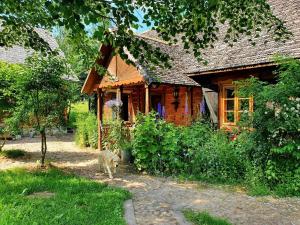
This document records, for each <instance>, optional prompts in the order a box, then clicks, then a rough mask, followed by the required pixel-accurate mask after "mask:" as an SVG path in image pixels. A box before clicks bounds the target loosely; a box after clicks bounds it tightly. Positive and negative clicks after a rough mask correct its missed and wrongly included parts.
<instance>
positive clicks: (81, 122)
mask: <svg viewBox="0 0 300 225" xmlns="http://www.w3.org/2000/svg"><path fill="white" fill-rule="evenodd" d="M97 124H98V121H97V117H96V116H95V114H93V113H81V114H78V115H77V118H76V133H75V142H76V143H77V144H78V145H79V146H81V147H92V148H95V149H96V148H97V147H98V125H97Z"/></svg>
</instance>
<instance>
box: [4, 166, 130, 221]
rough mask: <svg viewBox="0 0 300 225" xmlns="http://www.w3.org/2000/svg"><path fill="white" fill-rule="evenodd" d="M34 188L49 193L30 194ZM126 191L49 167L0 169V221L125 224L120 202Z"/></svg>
mask: <svg viewBox="0 0 300 225" xmlns="http://www.w3.org/2000/svg"><path fill="white" fill-rule="evenodd" d="M37 192H50V193H53V194H54V196H52V197H48V198H47V197H38V196H36V197H34V196H33V195H32V194H34V193H37ZM129 197H130V194H129V193H128V192H127V191H125V190H122V189H118V188H112V187H108V186H107V185H104V184H100V183H97V182H94V181H90V180H87V179H84V178H79V177H77V176H74V175H70V174H65V173H63V172H61V171H58V170H55V169H51V170H49V171H40V172H27V171H25V170H21V169H18V170H11V171H2V172H0V209H1V217H0V224H1V225H4V224H11V225H17V224H23V225H32V224H53V225H58V224H78V225H80V224H82V225H83V224H103V225H104V224H106V225H109V224H120V225H121V224H124V225H125V224H126V223H125V220H124V218H123V214H124V211H123V203H124V201H125V200H126V199H128V198H129Z"/></svg>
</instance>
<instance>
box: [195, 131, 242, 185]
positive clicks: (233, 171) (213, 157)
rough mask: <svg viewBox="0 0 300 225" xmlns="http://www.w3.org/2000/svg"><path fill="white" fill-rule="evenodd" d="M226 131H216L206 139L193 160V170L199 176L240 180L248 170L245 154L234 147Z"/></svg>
mask: <svg viewBox="0 0 300 225" xmlns="http://www.w3.org/2000/svg"><path fill="white" fill-rule="evenodd" d="M235 144H237V143H233V142H230V140H229V138H228V136H227V134H226V133H224V132H222V131H215V132H214V133H212V134H211V135H210V137H209V138H208V139H206V140H205V141H204V144H203V147H202V148H199V149H198V151H197V153H196V154H195V159H194V160H193V164H192V167H193V172H194V174H195V175H196V176H197V177H201V178H205V179H210V180H217V181H221V182H223V181H226V182H228V181H235V182H236V181H240V180H242V179H243V178H244V176H245V172H246V161H244V159H245V156H244V154H241V152H240V151H239V150H238V149H236V148H234V145H235Z"/></svg>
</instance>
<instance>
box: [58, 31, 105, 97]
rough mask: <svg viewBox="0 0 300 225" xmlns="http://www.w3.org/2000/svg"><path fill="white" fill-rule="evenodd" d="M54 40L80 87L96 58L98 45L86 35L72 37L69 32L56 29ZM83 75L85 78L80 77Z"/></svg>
mask: <svg viewBox="0 0 300 225" xmlns="http://www.w3.org/2000/svg"><path fill="white" fill-rule="evenodd" d="M56 40H57V42H58V45H59V48H60V50H62V51H63V53H64V56H65V58H66V60H67V62H68V65H69V66H70V68H71V70H72V71H73V72H74V73H75V75H76V76H77V77H78V78H79V80H80V87H82V85H83V83H84V80H85V78H86V75H87V74H86V71H87V70H88V69H89V67H90V65H92V64H93V63H94V61H95V59H96V58H97V56H98V50H99V43H98V42H97V41H96V40H95V39H93V38H92V37H90V36H87V35H82V36H80V37H76V36H73V35H72V33H70V31H67V30H65V29H63V28H58V29H57V35H56ZM83 74H85V76H82V75H83ZM78 93H80V90H78Z"/></svg>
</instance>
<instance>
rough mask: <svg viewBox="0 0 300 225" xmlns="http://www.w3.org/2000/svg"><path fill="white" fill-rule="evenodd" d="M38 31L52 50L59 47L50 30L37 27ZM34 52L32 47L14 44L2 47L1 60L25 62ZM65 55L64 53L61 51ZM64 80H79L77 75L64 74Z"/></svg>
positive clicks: (0, 48)
mask: <svg viewBox="0 0 300 225" xmlns="http://www.w3.org/2000/svg"><path fill="white" fill-rule="evenodd" d="M36 32H37V33H38V34H39V36H40V37H41V38H43V39H44V41H45V42H47V43H48V44H49V46H50V48H51V49H52V50H54V49H58V48H59V45H58V43H57V41H56V40H55V38H54V37H53V36H52V35H51V33H50V32H48V31H47V30H44V29H40V28H37V29H36ZM32 53H33V50H32V49H25V48H24V47H21V46H17V45H14V46H13V47H11V48H5V47H0V61H4V62H8V63H19V64H23V63H25V60H26V58H27V57H28V56H30V55H31V54H32ZM60 54H61V55H63V53H62V52H61V53H60ZM62 78H63V79H64V80H67V81H74V82H76V81H79V80H78V78H77V77H76V76H75V75H72V74H70V75H64V76H62Z"/></svg>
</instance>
